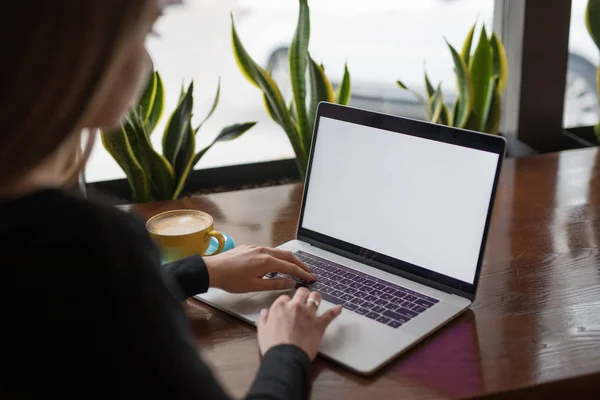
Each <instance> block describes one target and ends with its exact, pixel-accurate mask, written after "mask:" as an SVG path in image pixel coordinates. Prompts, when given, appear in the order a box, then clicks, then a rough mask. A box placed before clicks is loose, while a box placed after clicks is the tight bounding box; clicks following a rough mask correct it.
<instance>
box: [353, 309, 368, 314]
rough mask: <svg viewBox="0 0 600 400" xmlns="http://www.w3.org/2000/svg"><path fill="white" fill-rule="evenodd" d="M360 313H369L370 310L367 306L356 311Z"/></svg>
mask: <svg viewBox="0 0 600 400" xmlns="http://www.w3.org/2000/svg"><path fill="white" fill-rule="evenodd" d="M355 312H356V313H357V314H358V315H367V314H368V313H369V310H367V309H366V308H359V309H358V310H356V311H355Z"/></svg>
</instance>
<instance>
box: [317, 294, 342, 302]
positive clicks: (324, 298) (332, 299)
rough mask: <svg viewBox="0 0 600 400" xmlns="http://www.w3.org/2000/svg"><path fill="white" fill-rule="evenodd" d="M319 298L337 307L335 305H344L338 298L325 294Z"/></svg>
mask: <svg viewBox="0 0 600 400" xmlns="http://www.w3.org/2000/svg"><path fill="white" fill-rule="evenodd" d="M321 298H322V299H323V300H326V301H328V302H330V303H333V304H335V305H337V304H344V300H341V299H340V298H338V297H335V296H332V295H330V294H327V293H321Z"/></svg>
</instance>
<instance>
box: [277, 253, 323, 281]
mask: <svg viewBox="0 0 600 400" xmlns="http://www.w3.org/2000/svg"><path fill="white" fill-rule="evenodd" d="M269 261H270V262H269V265H268V266H267V269H268V270H269V271H277V272H279V273H282V274H286V275H291V276H294V277H296V278H298V279H301V280H303V281H309V282H312V281H314V280H316V279H317V278H316V277H315V276H314V275H313V274H311V273H310V272H306V271H305V270H303V269H302V268H300V267H299V266H297V265H296V264H294V263H291V262H289V261H285V260H282V259H280V258H277V257H275V256H272V255H271V259H270V260H269Z"/></svg>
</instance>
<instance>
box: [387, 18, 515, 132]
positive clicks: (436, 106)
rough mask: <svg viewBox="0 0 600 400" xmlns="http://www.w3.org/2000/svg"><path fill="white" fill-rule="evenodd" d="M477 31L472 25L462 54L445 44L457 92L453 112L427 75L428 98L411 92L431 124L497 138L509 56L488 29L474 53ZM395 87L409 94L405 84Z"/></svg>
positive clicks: (483, 31)
mask: <svg viewBox="0 0 600 400" xmlns="http://www.w3.org/2000/svg"><path fill="white" fill-rule="evenodd" d="M475 27H476V25H473V27H472V28H471V30H470V31H469V33H468V35H467V38H466V39H465V42H464V44H463V48H462V51H461V52H460V53H458V52H457V51H456V50H455V48H454V47H452V45H450V43H448V42H446V44H447V45H448V48H449V50H450V53H451V55H452V60H453V63H454V72H455V74H456V83H457V90H458V96H457V99H456V101H455V103H454V105H453V107H452V110H450V108H449V107H448V105H446V104H445V103H444V96H443V93H442V90H441V84H439V85H438V86H437V87H434V86H433V85H432V84H431V81H430V80H429V77H428V76H427V72H425V91H426V96H422V95H421V94H419V93H417V92H415V91H412V90H411V91H412V92H413V93H414V95H415V96H416V97H417V99H418V100H419V101H420V102H421V103H422V104H423V106H424V107H425V111H426V115H427V120H428V121H430V122H433V123H438V124H443V125H448V126H454V127H458V128H465V129H471V130H476V131H480V132H486V133H491V134H497V133H498V127H499V125H500V117H501V111H502V110H501V104H500V99H501V96H502V93H503V91H504V88H505V87H506V80H507V79H508V63H507V60H506V53H505V50H504V46H503V45H502V42H501V41H500V39H498V37H497V36H496V34H495V33H492V35H491V36H489V37H488V34H487V32H486V30H485V26H483V27H482V29H481V34H480V36H479V42H478V44H477V46H476V47H475V50H474V51H473V52H471V47H472V43H473V34H474V32H475ZM396 83H397V85H398V86H399V87H400V88H401V89H405V90H410V89H409V88H408V87H407V86H406V85H405V84H404V83H402V81H397V82H396Z"/></svg>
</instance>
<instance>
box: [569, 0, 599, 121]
mask: <svg viewBox="0 0 600 400" xmlns="http://www.w3.org/2000/svg"><path fill="white" fill-rule="evenodd" d="M586 5H587V0H572V10H571V28H570V36H569V66H568V74H567V88H566V92H565V111H564V122H563V124H564V126H565V127H567V128H571V127H578V126H589V125H594V124H596V123H597V122H598V94H597V90H596V69H597V68H598V48H597V47H596V45H595V44H594V41H593V40H592V38H591V37H590V35H589V33H588V31H587V28H586V26H585V10H586Z"/></svg>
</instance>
